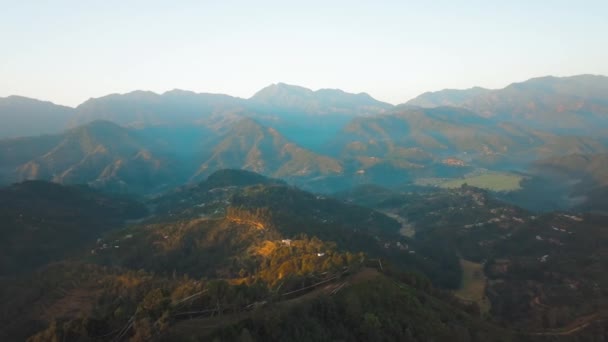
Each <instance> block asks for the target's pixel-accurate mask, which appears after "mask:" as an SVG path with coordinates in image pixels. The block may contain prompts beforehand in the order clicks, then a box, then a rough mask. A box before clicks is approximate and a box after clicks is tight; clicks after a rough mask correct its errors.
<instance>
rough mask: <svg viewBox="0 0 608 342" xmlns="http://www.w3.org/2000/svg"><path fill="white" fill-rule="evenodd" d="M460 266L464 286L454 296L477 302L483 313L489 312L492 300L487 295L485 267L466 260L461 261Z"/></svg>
mask: <svg viewBox="0 0 608 342" xmlns="http://www.w3.org/2000/svg"><path fill="white" fill-rule="evenodd" d="M460 265H461V266H462V285H461V287H460V289H459V290H457V291H455V292H454V294H455V295H456V297H458V298H461V299H463V300H466V301H471V302H476V303H477V304H478V305H479V309H480V310H481V312H482V313H487V312H489V311H490V300H489V299H488V298H487V297H486V295H485V290H486V277H485V275H484V274H483V266H482V265H481V264H478V263H474V262H471V261H467V260H464V259H460Z"/></svg>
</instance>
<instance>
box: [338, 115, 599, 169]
mask: <svg viewBox="0 0 608 342" xmlns="http://www.w3.org/2000/svg"><path fill="white" fill-rule="evenodd" d="M328 148H330V149H332V150H333V151H334V153H336V155H339V156H341V158H354V159H356V160H358V161H359V162H360V163H361V166H362V168H363V169H365V168H366V167H369V165H374V164H376V163H378V162H382V161H384V162H389V163H391V164H392V165H396V166H398V167H400V168H405V169H410V170H418V171H420V170H421V169H424V168H426V169H429V166H431V165H433V164H439V165H441V164H445V162H444V163H442V160H445V159H449V158H455V159H458V160H461V163H462V164H464V165H467V164H468V165H470V166H477V167H493V168H498V169H500V168H518V167H520V166H521V165H525V164H526V163H528V162H530V161H533V160H536V159H538V158H543V157H549V156H554V155H563V154H564V153H567V152H568V151H596V152H599V151H604V150H605V146H604V145H603V144H602V143H601V142H600V141H598V140H595V139H592V138H587V137H576V136H574V137H573V136H561V135H555V134H550V133H545V132H542V131H535V130H531V129H529V128H526V127H525V126H520V125H514V124H508V123H499V122H496V121H495V120H493V119H486V118H483V117H480V116H479V115H477V114H476V113H474V112H471V111H469V110H466V109H462V108H454V107H438V108H426V109H423V108H418V109H417V108H409V107H397V108H396V109H395V110H394V111H392V112H391V113H389V114H386V115H381V116H376V117H370V118H357V119H355V120H353V121H352V122H351V123H349V124H348V125H347V126H345V127H344V128H343V129H342V131H341V132H340V133H339V134H338V135H337V136H336V137H335V138H334V140H332V142H331V144H328ZM574 153H576V152H574ZM587 153H588V152H587ZM444 169H448V170H449V169H450V168H449V167H448V168H445V167H444ZM452 169H454V168H452ZM448 170H445V171H444V172H448ZM423 174H424V172H423Z"/></svg>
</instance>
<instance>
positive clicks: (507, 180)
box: [416, 172, 523, 191]
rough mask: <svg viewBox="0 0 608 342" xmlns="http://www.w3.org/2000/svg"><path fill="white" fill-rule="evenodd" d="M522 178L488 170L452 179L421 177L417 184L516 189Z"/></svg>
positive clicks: (494, 189)
mask: <svg viewBox="0 0 608 342" xmlns="http://www.w3.org/2000/svg"><path fill="white" fill-rule="evenodd" d="M522 179H523V176H520V175H516V174H511V173H502V172H487V173H482V174H475V175H470V176H465V177H462V178H451V179H448V178H420V179H417V180H416V184H417V185H422V186H437V187H440V188H446V189H454V188H459V187H461V186H462V184H464V183H466V184H468V185H470V186H474V187H477V188H482V189H486V190H491V191H515V190H519V189H521V181H522Z"/></svg>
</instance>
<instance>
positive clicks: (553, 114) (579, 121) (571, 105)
mask: <svg viewBox="0 0 608 342" xmlns="http://www.w3.org/2000/svg"><path fill="white" fill-rule="evenodd" d="M473 89H475V88H473ZM473 93H474V92H472V91H471V90H461V91H458V90H451V91H440V92H435V93H427V94H423V95H421V96H420V97H419V98H416V99H414V100H411V101H410V102H408V104H410V105H420V106H424V107H436V106H441V105H444V104H448V105H453V106H458V107H462V108H467V109H469V110H471V111H473V112H475V113H477V114H479V115H480V116H482V117H488V118H495V119H497V120H500V121H507V122H513V123H516V124H525V125H527V126H529V127H532V128H535V129H540V130H545V131H550V132H554V133H562V134H592V135H596V136H601V132H602V130H603V129H605V128H606V127H608V117H607V116H606V113H607V112H608V102H607V99H606V94H608V77H605V76H599V75H577V76H570V77H553V76H546V77H538V78H532V79H530V80H527V81H524V82H519V83H513V84H510V85H508V86H507V87H505V88H502V89H494V90H489V91H481V92H479V93H478V94H473ZM471 95H472V96H471Z"/></svg>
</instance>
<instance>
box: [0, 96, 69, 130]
mask: <svg viewBox="0 0 608 342" xmlns="http://www.w3.org/2000/svg"><path fill="white" fill-rule="evenodd" d="M73 115H74V109H73V108H70V107H66V106H60V105H56V104H54V103H51V102H47V101H40V100H36V99H30V98H27V97H23V96H15V95H13V96H9V97H4V98H3V97H0V121H1V122H2V124H1V125H0V139H1V138H16V137H20V136H29V135H39V134H53V133H59V132H61V131H63V130H64V129H65V128H66V127H67V123H68V122H69V120H70V118H71V117H72V116H73Z"/></svg>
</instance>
